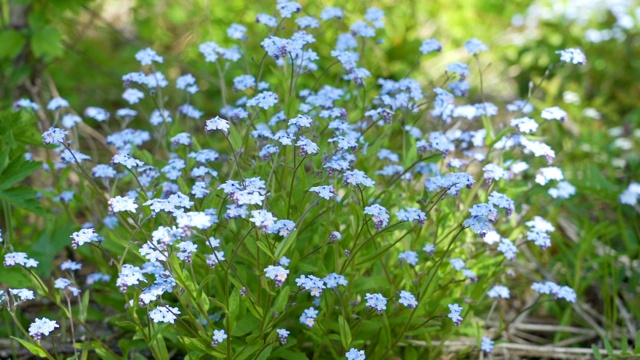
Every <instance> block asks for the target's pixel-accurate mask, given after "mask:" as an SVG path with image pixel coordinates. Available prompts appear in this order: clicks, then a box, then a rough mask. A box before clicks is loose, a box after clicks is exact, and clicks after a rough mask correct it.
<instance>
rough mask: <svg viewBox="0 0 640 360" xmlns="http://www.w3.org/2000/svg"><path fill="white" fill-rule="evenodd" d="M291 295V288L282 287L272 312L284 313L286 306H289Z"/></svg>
mask: <svg viewBox="0 0 640 360" xmlns="http://www.w3.org/2000/svg"><path fill="white" fill-rule="evenodd" d="M290 293H291V289H290V288H289V286H285V287H282V288H281V289H280V293H279V294H278V297H277V298H276V301H275V303H274V305H273V307H272V308H271V310H272V311H277V312H282V311H283V310H284V306H285V305H286V304H287V300H288V299H289V294H290Z"/></svg>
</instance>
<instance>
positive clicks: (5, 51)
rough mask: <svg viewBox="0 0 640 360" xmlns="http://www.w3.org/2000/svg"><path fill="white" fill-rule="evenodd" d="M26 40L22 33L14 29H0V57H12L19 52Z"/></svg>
mask: <svg viewBox="0 0 640 360" xmlns="http://www.w3.org/2000/svg"><path fill="white" fill-rule="evenodd" d="M26 42H27V39H25V37H24V35H22V34H21V33H19V32H18V31H16V30H10V29H9V30H3V31H0V44H2V46H0V59H12V58H14V57H16V56H17V55H18V54H20V51H22V48H23V47H24V44H25V43H26Z"/></svg>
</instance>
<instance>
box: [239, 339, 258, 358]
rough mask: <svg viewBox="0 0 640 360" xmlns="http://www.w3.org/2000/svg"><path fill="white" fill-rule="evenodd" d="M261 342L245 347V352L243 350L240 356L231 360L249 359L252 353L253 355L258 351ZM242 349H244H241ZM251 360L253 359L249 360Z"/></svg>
mask: <svg viewBox="0 0 640 360" xmlns="http://www.w3.org/2000/svg"><path fill="white" fill-rule="evenodd" d="M262 345H263V344H262V341H260V340H258V342H257V343H255V344H252V345H247V346H246V350H244V351H243V352H242V354H240V355H238V356H237V357H233V359H236V360H244V359H247V358H249V356H250V355H252V354H253V353H255V352H256V351H258V350H260V348H261V347H262ZM243 349H244V348H243ZM251 359H253V357H252V358H251Z"/></svg>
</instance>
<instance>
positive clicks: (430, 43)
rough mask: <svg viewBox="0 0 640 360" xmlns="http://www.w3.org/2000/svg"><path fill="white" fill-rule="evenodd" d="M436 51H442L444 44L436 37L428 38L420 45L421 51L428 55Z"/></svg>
mask: <svg viewBox="0 0 640 360" xmlns="http://www.w3.org/2000/svg"><path fill="white" fill-rule="evenodd" d="M434 51H442V45H441V44H440V42H438V40H436V39H427V40H425V41H423V42H422V45H420V52H421V53H422V54H423V55H427V54H428V53H431V52H434Z"/></svg>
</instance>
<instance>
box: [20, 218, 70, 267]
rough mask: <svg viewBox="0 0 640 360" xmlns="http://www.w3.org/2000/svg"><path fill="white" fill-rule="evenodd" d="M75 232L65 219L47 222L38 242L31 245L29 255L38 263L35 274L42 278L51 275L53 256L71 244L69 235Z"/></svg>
mask: <svg viewBox="0 0 640 360" xmlns="http://www.w3.org/2000/svg"><path fill="white" fill-rule="evenodd" d="M74 230H75V225H74V224H73V223H72V222H70V221H69V220H68V219H67V218H66V217H64V216H59V217H56V218H53V219H50V220H49V221H47V227H46V229H45V231H44V232H43V233H42V234H41V235H40V237H39V238H38V241H36V242H34V243H33V244H31V248H30V250H29V253H30V254H32V256H33V258H34V259H36V260H38V261H39V262H40V264H39V266H38V268H37V270H36V271H37V273H38V274H39V275H41V276H44V277H49V275H50V274H51V265H52V264H53V255H54V254H57V253H58V252H60V250H62V249H64V247H65V246H68V245H70V244H71V233H73V231H74Z"/></svg>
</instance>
